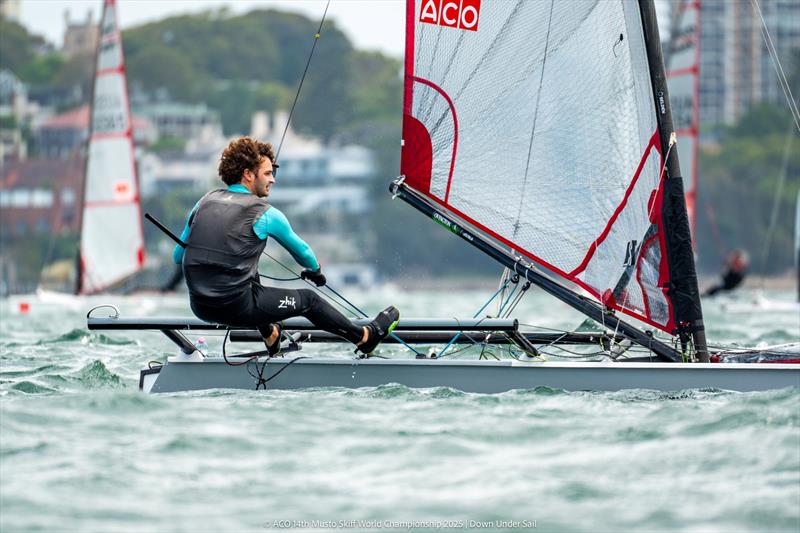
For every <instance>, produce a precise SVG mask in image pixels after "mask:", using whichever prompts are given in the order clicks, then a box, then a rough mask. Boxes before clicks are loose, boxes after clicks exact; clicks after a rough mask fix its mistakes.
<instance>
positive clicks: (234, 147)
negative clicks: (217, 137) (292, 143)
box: [218, 137, 275, 185]
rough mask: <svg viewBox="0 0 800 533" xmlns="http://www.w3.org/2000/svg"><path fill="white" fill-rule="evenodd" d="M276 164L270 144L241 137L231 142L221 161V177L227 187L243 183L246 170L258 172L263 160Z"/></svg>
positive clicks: (219, 170) (219, 171)
mask: <svg viewBox="0 0 800 533" xmlns="http://www.w3.org/2000/svg"><path fill="white" fill-rule="evenodd" d="M265 157H266V158H268V159H269V160H270V161H271V162H273V163H274V162H275V153H274V152H273V151H272V145H271V144H270V143H263V142H261V141H258V140H256V139H252V138H250V137H240V138H239V139H236V140H235V141H231V143H230V144H229V145H228V147H227V148H225V151H224V152H222V157H220V160H219V169H218V173H219V177H220V179H221V180H222V181H224V182H225V183H226V184H227V185H234V184H236V183H239V182H240V181H242V174H243V173H244V171H245V170H248V169H249V170H250V171H252V172H257V171H258V167H259V165H260V164H261V161H262V160H263V158H265Z"/></svg>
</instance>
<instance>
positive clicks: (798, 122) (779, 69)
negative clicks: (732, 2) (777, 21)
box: [750, 0, 800, 132]
mask: <svg viewBox="0 0 800 533" xmlns="http://www.w3.org/2000/svg"><path fill="white" fill-rule="evenodd" d="M750 3H751V4H752V6H753V9H754V10H755V12H756V13H757V14H758V18H759V19H760V20H761V24H760V30H761V37H762V38H763V39H764V44H766V45H767V51H768V52H769V56H770V58H771V59H772V65H773V67H774V68H775V73H776V74H777V75H778V83H780V86H781V89H782V90H783V95H784V97H785V98H786V103H787V105H788V106H789V111H790V112H791V114H792V118H793V119H794V125H795V127H796V128H797V131H798V132H800V111H798V109H797V103H796V102H795V100H794V96H793V95H792V88H791V87H790V86H789V82H788V81H787V80H786V73H785V72H784V71H783V66H782V65H781V60H780V58H779V57H778V53H777V51H776V50H775V43H773V41H772V36H771V35H770V33H769V28H767V22H766V21H765V20H764V15H763V13H762V12H761V6H759V5H758V0H750Z"/></svg>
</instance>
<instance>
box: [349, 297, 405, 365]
mask: <svg viewBox="0 0 800 533" xmlns="http://www.w3.org/2000/svg"><path fill="white" fill-rule="evenodd" d="M398 322H400V311H398V310H397V308H395V307H394V306H393V305H390V306H389V307H387V308H386V309H384V310H383V311H381V312H380V313H378V316H376V317H375V319H374V320H373V321H372V322H370V323H369V324H367V325H366V328H367V340H366V342H364V343H363V344H359V345H358V346H357V349H358V350H359V351H361V353H363V354H364V355H369V354H371V353H372V351H373V350H375V348H377V347H378V345H379V344H380V343H381V341H382V340H383V339H385V338H386V337H388V336H389V334H390V333H391V332H392V331H394V328H396V327H397V323H398Z"/></svg>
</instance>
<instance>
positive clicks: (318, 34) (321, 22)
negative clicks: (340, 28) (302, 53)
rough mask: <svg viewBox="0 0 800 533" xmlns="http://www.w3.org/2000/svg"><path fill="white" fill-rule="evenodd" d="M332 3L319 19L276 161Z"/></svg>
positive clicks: (276, 154)
mask: <svg viewBox="0 0 800 533" xmlns="http://www.w3.org/2000/svg"><path fill="white" fill-rule="evenodd" d="M330 5H331V0H328V3H327V4H325V12H324V13H322V19H320V21H319V28H318V29H317V33H315V34H314V45H313V46H312V47H311V53H309V54H308V61H306V68H305V69H304V70H303V75H302V76H301V77H300V85H299V86H298V87H297V92H296V93H295V95H294V102H292V108H291V109H290V110H289V118H287V119H286V126H285V127H284V128H283V134H282V135H281V142H279V143H278V150H277V151H276V152H275V161H277V160H278V157H279V156H280V155H281V147H283V141H284V139H285V138H286V132H287V131H289V124H290V123H291V122H292V115H293V114H294V108H295V106H296V105H297V99H298V98H299V97H300V90H301V89H302V88H303V82H304V81H305V79H306V74H308V67H309V65H311V58H312V57H314V50H315V49H316V48H317V41H319V37H320V35H322V25H323V24H324V23H325V16H326V15H327V14H328V8H329V7H330Z"/></svg>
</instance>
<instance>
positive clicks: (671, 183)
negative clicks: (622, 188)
mask: <svg viewBox="0 0 800 533" xmlns="http://www.w3.org/2000/svg"><path fill="white" fill-rule="evenodd" d="M639 7H640V11H641V16H642V28H643V30H644V40H645V46H646V48H647V59H648V66H649V69H650V79H651V83H652V86H653V95H654V96H655V98H654V100H655V104H656V119H657V121H658V133H659V138H660V141H661V143H660V144H661V146H660V150H661V154H662V157H663V158H664V159H665V164H664V204H663V214H662V221H663V224H664V227H665V228H667V231H666V248H667V258H668V261H667V262H668V265H669V279H670V287H669V293H670V294H671V296H672V300H673V302H674V304H675V320H676V322H677V324H678V331H677V334H678V336H679V337H680V339H681V342H682V343H683V344H686V343H687V342H688V340H689V339H690V338H691V339H692V340H693V341H694V346H695V350H696V352H697V356H698V359H699V360H700V361H701V362H707V361H708V347H707V345H706V335H705V326H704V324H703V310H702V307H701V306H700V292H699V290H698V288H697V272H696V271H695V265H694V256H693V254H692V237H691V230H690V228H689V218H688V215H687V213H686V200H685V196H684V190H683V179H682V178H681V171H680V165H679V162H678V151H677V148H676V147H675V146H674V144H675V131H674V128H673V125H672V111H671V110H670V105H669V95H668V90H667V76H666V72H665V69H664V57H663V54H662V51H661V41H660V39H659V34H658V23H657V19H656V10H655V5H654V3H653V0H639Z"/></svg>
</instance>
